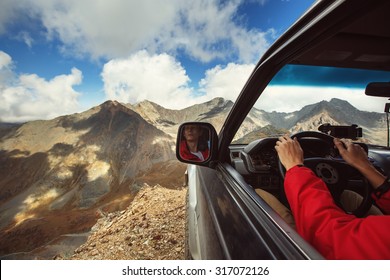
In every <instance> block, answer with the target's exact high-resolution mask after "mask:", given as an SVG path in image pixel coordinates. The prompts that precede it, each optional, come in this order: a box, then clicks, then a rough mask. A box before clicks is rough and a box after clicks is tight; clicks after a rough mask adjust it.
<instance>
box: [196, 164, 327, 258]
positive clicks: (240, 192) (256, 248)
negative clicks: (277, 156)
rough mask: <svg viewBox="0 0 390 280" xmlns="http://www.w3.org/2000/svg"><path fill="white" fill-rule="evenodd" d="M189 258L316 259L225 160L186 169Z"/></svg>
mask: <svg viewBox="0 0 390 280" xmlns="http://www.w3.org/2000/svg"><path fill="white" fill-rule="evenodd" d="M188 187H189V199H188V200H189V205H188V207H189V209H188V216H189V219H188V222H189V223H190V224H189V226H188V229H189V236H188V238H189V240H188V242H189V248H190V250H189V251H190V253H191V254H190V255H191V257H192V258H194V259H308V258H315V259H320V258H321V256H320V255H319V254H318V253H317V252H316V251H315V250H314V249H313V248H312V247H311V246H310V245H308V244H307V243H306V242H305V241H304V240H302V239H301V238H300V236H299V235H298V234H297V233H296V232H295V231H293V230H291V228H290V227H289V226H288V225H286V224H285V222H284V221H283V220H282V219H281V218H280V217H279V216H278V215H277V214H276V213H275V212H274V211H273V210H272V209H271V208H270V207H269V206H268V205H267V204H266V203H265V202H264V201H263V200H262V199H261V198H260V197H259V196H258V195H257V194H256V192H255V191H254V190H253V188H252V187H251V186H249V185H248V184H246V183H245V181H244V180H243V178H242V177H241V175H240V174H238V173H237V171H236V170H235V169H234V168H233V167H232V166H230V165H229V164H223V163H220V164H218V165H217V166H216V168H215V169H211V168H208V167H201V166H195V165H190V166H189V167H188Z"/></svg>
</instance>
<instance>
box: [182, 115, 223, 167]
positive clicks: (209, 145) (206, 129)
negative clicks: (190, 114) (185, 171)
mask: <svg viewBox="0 0 390 280" xmlns="http://www.w3.org/2000/svg"><path fill="white" fill-rule="evenodd" d="M217 150H218V136H217V133H216V131H215V128H214V127H213V126H212V125H211V124H209V123H204V122H187V123H183V124H182V125H180V127H179V130H178V132H177V141H176V157H177V159H178V160H180V161H182V162H185V163H191V164H196V165H202V166H210V165H209V164H210V163H211V162H213V161H214V160H215V159H216V156H217Z"/></svg>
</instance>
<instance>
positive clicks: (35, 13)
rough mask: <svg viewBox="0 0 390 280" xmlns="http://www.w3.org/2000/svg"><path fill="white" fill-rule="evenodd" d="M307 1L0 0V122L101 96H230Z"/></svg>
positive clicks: (60, 110)
mask: <svg viewBox="0 0 390 280" xmlns="http://www.w3.org/2000/svg"><path fill="white" fill-rule="evenodd" d="M313 2H314V1H313V0H249V1H240V0H232V1H217V0H201V1H193V0H188V1H187V0H185V1H184V0H171V1H154V0H143V1H126V0H123V1H121V0H110V1H103V0H100V1H97V0H84V1H81V0H68V1H56V0H53V1H45V0H34V1H32V0H30V1H27V0H19V1H14V0H2V4H1V11H0V98H1V100H2V102H1V103H0V121H27V120H33V119H50V118H54V117H56V116H59V115H64V114H71V113H75V112H80V111H83V110H86V109H89V108H90V107H92V106H96V105H98V104H100V103H102V102H104V101H105V100H108V99H115V100H118V101H121V102H124V103H132V104H133V103H137V102H140V101H142V100H145V99H147V100H151V101H154V102H156V103H158V104H160V105H162V106H164V107H166V108H172V109H181V108H184V107H187V106H189V105H192V104H195V103H199V102H204V101H207V100H210V99H212V98H214V97H217V96H221V97H224V98H227V99H231V100H235V98H236V97H237V95H238V93H239V91H240V89H241V88H242V86H243V85H244V83H245V81H246V79H247V78H248V76H249V74H250V73H251V71H252V70H253V67H254V65H255V64H256V63H257V61H258V59H259V58H260V56H261V55H262V54H263V53H264V51H265V50H266V49H267V48H268V47H269V46H270V44H272V42H274V40H275V39H276V38H277V37H279V36H280V35H281V34H282V33H283V32H284V31H285V30H286V29H287V28H288V27H289V26H290V25H291V24H292V23H293V22H294V21H295V20H296V19H297V18H298V17H299V16H301V15H302V14H303V13H304V11H305V10H307V9H308V7H309V6H310V5H311V4H312V3H313Z"/></svg>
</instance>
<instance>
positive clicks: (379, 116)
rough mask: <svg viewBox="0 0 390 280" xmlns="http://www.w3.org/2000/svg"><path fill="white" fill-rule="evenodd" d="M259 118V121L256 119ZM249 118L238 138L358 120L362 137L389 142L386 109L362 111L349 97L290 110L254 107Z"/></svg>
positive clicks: (293, 131)
mask: <svg viewBox="0 0 390 280" xmlns="http://www.w3.org/2000/svg"><path fill="white" fill-rule="evenodd" d="M256 119H257V123H260V125H257V124H255V123H254V122H255V121H254V120H256ZM246 122H247V123H252V125H248V124H245V123H244V124H243V125H242V127H241V128H240V130H239V131H238V132H237V134H236V137H235V141H236V142H242V143H249V142H248V141H250V140H251V139H256V135H258V136H262V137H264V135H270V136H271V135H278V134H279V135H280V134H283V133H286V132H289V133H296V132H299V131H305V130H318V127H319V126H320V125H322V124H325V123H329V124H332V125H352V124H357V125H359V126H360V127H361V128H362V129H363V139H362V140H363V141H365V142H368V143H381V144H383V145H385V144H386V143H385V141H386V131H387V129H386V118H385V115H384V114H383V113H376V112H366V111H360V110H358V109H356V108H355V107H354V106H352V105H351V104H350V103H348V102H347V101H345V100H341V99H337V98H333V99H331V100H330V101H321V102H318V103H315V104H311V105H307V106H305V107H303V108H302V109H300V110H298V111H294V112H291V113H284V112H266V111H263V110H258V109H256V108H253V109H252V111H251V113H250V114H248V117H247V118H246ZM265 128H268V129H267V130H268V133H269V134H264V129H265Z"/></svg>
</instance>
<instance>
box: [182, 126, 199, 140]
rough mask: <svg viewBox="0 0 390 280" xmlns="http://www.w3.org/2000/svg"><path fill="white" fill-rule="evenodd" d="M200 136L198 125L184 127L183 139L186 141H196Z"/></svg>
mask: <svg viewBox="0 0 390 280" xmlns="http://www.w3.org/2000/svg"><path fill="white" fill-rule="evenodd" d="M199 136H200V127H199V126H198V125H186V126H184V137H185V138H186V140H187V141H198V139H199Z"/></svg>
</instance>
